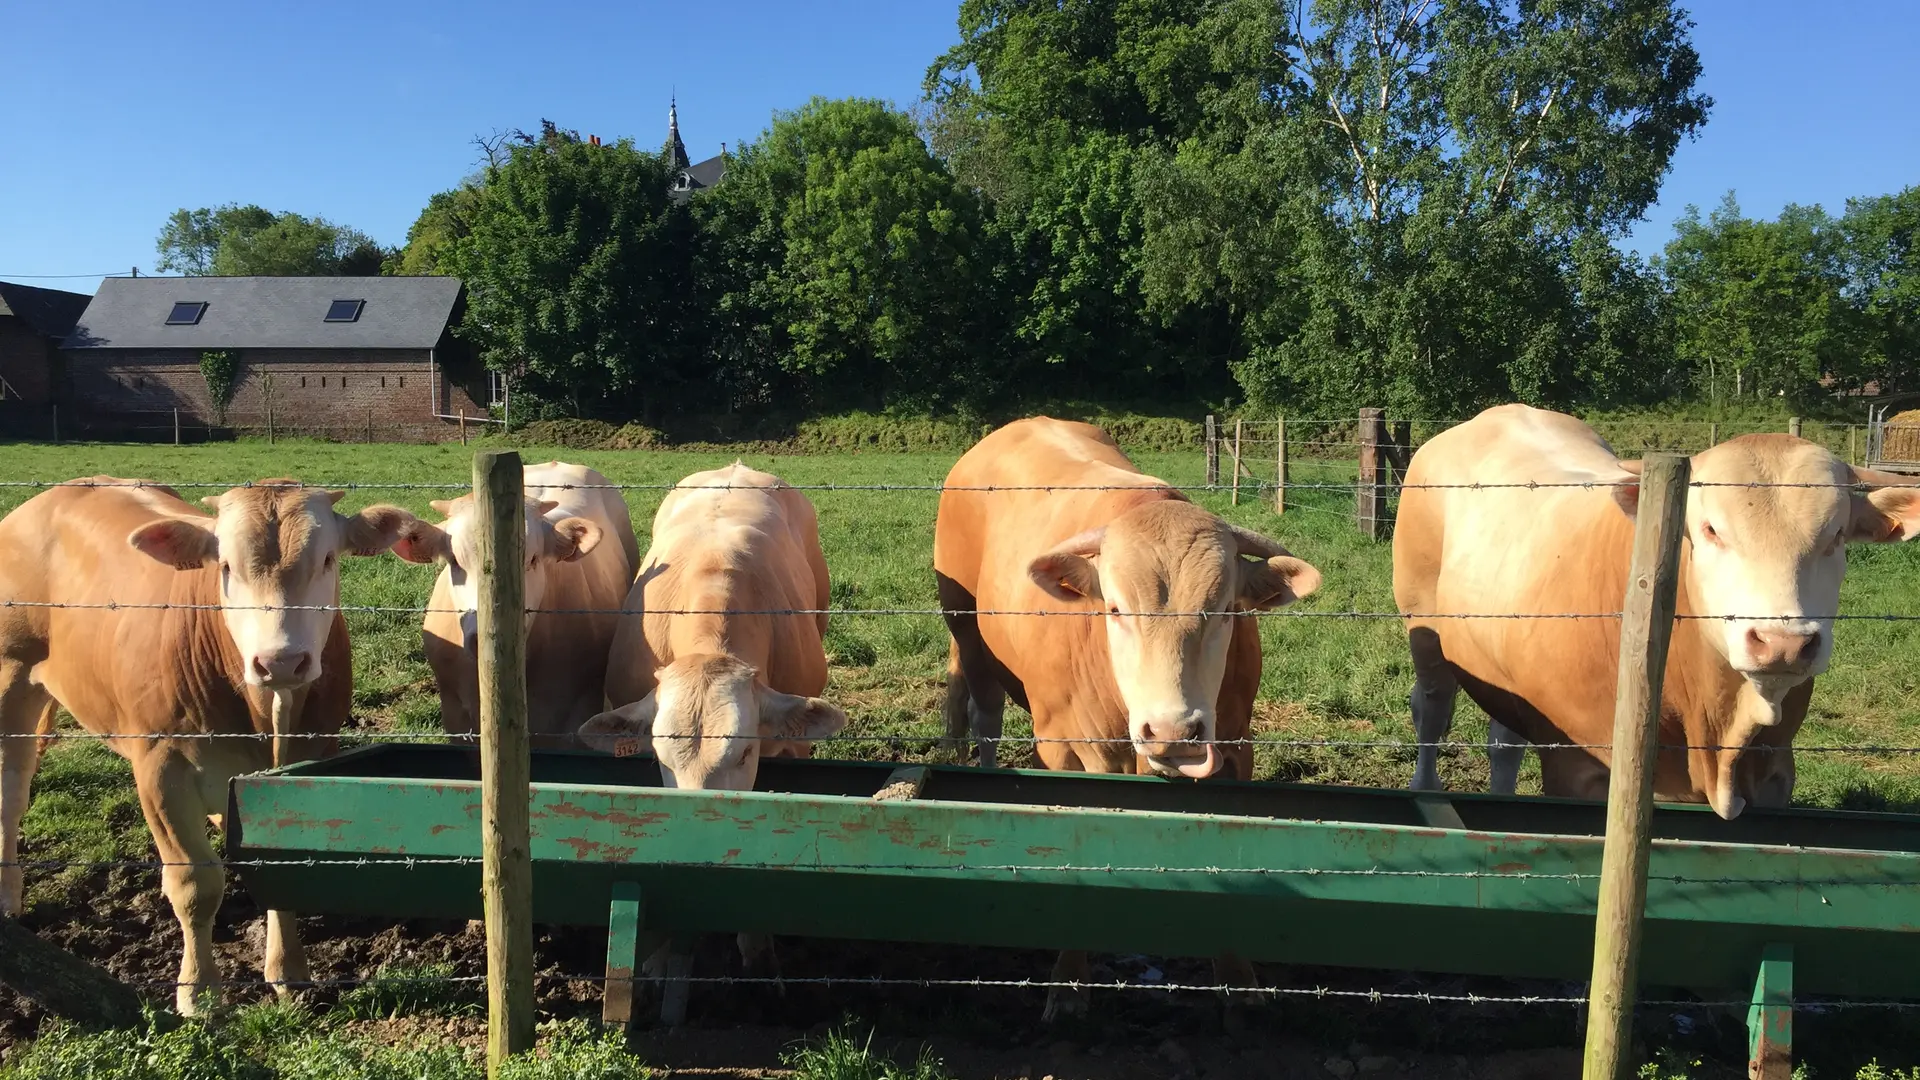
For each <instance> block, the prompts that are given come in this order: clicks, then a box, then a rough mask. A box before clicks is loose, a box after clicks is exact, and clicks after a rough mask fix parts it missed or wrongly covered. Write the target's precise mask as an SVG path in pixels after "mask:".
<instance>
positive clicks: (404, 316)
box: [64, 277, 460, 349]
mask: <svg viewBox="0 0 1920 1080" xmlns="http://www.w3.org/2000/svg"><path fill="white" fill-rule="evenodd" d="M459 297H460V279H458V278H451V277H325V278H298V277H143V278H108V279H106V280H105V281H103V282H101V283H100V292H99V295H97V296H95V297H94V298H93V302H92V303H91V304H88V305H87V310H86V313H85V314H84V315H82V316H81V317H80V320H79V323H78V325H76V326H75V327H74V329H73V333H72V334H71V335H70V336H69V337H68V338H67V340H66V343H65V346H64V347H65V348H68V349H431V348H433V347H434V346H435V345H437V344H439V342H440V337H441V335H442V334H443V333H444V332H445V331H446V328H447V323H448V320H450V319H451V318H452V317H453V311H454V305H455V304H456V303H457V302H458V300H459ZM335 300H364V301H366V305H365V306H364V307H363V308H362V309H361V312H360V318H359V320H358V321H356V322H350V323H345V322H343V323H330V322H327V321H325V320H326V314H327V308H328V306H329V305H331V304H332V303H333V301H335ZM189 301H203V302H205V303H206V305H207V309H206V312H205V314H203V315H202V316H201V317H200V321H199V322H198V323H197V324H195V325H193V326H168V325H167V314H168V312H170V311H171V310H172V309H173V305H174V304H176V303H180V302H189Z"/></svg>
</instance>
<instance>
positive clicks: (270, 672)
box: [253, 651, 313, 686]
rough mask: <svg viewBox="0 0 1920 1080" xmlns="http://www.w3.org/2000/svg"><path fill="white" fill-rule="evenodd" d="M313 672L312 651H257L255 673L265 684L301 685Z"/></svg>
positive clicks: (254, 661) (254, 665)
mask: <svg viewBox="0 0 1920 1080" xmlns="http://www.w3.org/2000/svg"><path fill="white" fill-rule="evenodd" d="M312 673H313V654H312V653H310V652H305V651H301V652H280V653H255V654H254V657H253V674H254V677H255V678H257V679H259V680H260V683H261V685H263V686H285V685H289V684H292V685H299V684H301V683H305V682H307V681H308V680H309V679H310V678H311V676H312Z"/></svg>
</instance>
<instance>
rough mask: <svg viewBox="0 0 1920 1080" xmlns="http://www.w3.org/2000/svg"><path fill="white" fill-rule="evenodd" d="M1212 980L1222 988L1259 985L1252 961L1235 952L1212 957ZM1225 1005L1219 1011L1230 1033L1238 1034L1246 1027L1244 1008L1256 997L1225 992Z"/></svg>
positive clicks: (1254, 1000)
mask: <svg viewBox="0 0 1920 1080" xmlns="http://www.w3.org/2000/svg"><path fill="white" fill-rule="evenodd" d="M1213 982H1214V985H1215V986H1219V987H1221V988H1223V989H1229V990H1231V989H1241V990H1253V989H1258V988H1259V986H1260V975H1259V973H1258V972H1256V971H1254V970H1253V963H1252V962H1251V961H1249V960H1248V959H1247V958H1246V957H1244V956H1240V955H1239V954H1237V953H1221V954H1220V955H1219V956H1216V957H1214V958H1213ZM1224 997H1225V998H1226V1003H1225V1004H1226V1007H1225V1009H1224V1010H1223V1011H1222V1013H1221V1019H1222V1021H1223V1022H1224V1023H1225V1025H1226V1028H1227V1031H1228V1032H1229V1033H1230V1034H1238V1033H1240V1032H1241V1031H1244V1030H1245V1029H1246V1020H1245V1014H1246V1008H1247V1006H1248V1005H1249V1004H1251V1003H1256V1002H1258V1000H1259V999H1258V998H1256V997H1254V996H1252V995H1248V994H1226V995H1224Z"/></svg>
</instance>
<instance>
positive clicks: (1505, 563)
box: [1393, 405, 1920, 820]
mask: <svg viewBox="0 0 1920 1080" xmlns="http://www.w3.org/2000/svg"><path fill="white" fill-rule="evenodd" d="M1640 465H1641V463H1640V462H1638V461H1622V460H1620V458H1619V456H1618V455H1616V454H1615V453H1614V451H1613V449H1612V448H1611V447H1609V446H1608V445H1607V444H1606V442H1604V441H1603V440H1602V439H1601V438H1600V436H1599V435H1598V434H1597V433H1595V432H1594V430H1593V429H1592V428H1591V427H1588V426H1587V425H1586V424H1584V423H1582V422H1581V421H1579V420H1577V419H1575V418H1573V417H1571V416H1566V415H1564V414H1561V413H1556V412H1548V411H1546V410H1542V409H1535V408H1531V407H1529V406H1526V405H1502V406H1499V407H1497V408H1493V409H1488V410H1487V411H1485V412H1483V413H1481V414H1480V415H1478V416H1476V417H1474V418H1473V419H1472V420H1469V421H1467V422H1466V423H1464V424H1461V425H1459V426H1457V427H1454V428H1451V429H1449V430H1447V431H1443V432H1441V433H1440V434H1439V435H1436V436H1434V437H1433V438H1432V439H1431V440H1429V441H1428V442H1427V443H1426V444H1425V445H1423V446H1422V447H1421V448H1420V449H1419V451H1418V452H1416V453H1415V454H1414V455H1413V460H1412V461H1411V462H1410V464H1409V467H1408V471H1407V475H1406V478H1405V485H1406V487H1405V490H1404V491H1403V493H1402V495H1401V496H1400V509H1399V515H1398V522H1397V524H1396V527H1395V532H1394V538H1393V589H1394V596H1395V599H1396V601H1397V603H1398V605H1399V610H1400V612H1401V614H1402V616H1403V617H1404V620H1405V623H1406V626H1407V631H1408V638H1409V645H1410V648H1411V651H1412V654H1413V669H1414V687H1413V693H1412V695H1411V704H1412V711H1413V723H1414V728H1415V731H1416V732H1417V733H1418V736H1419V739H1420V742H1421V743H1422V745H1421V746H1420V748H1419V752H1418V758H1417V763H1416V766H1415V770H1414V777H1413V785H1412V786H1413V787H1414V788H1415V789H1429V790H1432V789H1439V788H1440V787H1441V781H1440V776H1439V770H1438V760H1437V759H1438V754H1437V747H1435V746H1434V745H1433V744H1435V743H1437V742H1439V741H1440V740H1442V739H1444V738H1445V737H1446V735H1447V732H1448V731H1449V729H1450V728H1451V726H1452V723H1453V709H1454V699H1455V696H1456V694H1457V692H1458V691H1459V690H1462V689H1464V690H1465V691H1466V692H1467V696H1468V697H1470V698H1471V699H1472V700H1473V701H1474V702H1475V703H1476V704H1478V705H1479V706H1480V707H1481V708H1482V709H1484V710H1486V713H1487V715H1488V716H1489V717H1490V718H1491V719H1492V721H1493V724H1494V729H1493V735H1492V739H1491V741H1490V743H1489V748H1488V755H1489V759H1490V762H1491V765H1492V785H1491V786H1492V789H1493V790H1494V791H1496V792H1501V793H1505V794H1511V793H1512V792H1513V791H1514V787H1515V783H1516V781H1517V779H1518V775H1519V770H1520V764H1521V758H1522V757H1523V755H1524V754H1525V751H1526V745H1527V744H1528V743H1532V744H1534V746H1535V747H1536V748H1537V749H1538V750H1539V754H1540V771H1541V787H1542V789H1543V790H1544V792H1545V793H1546V794H1548V795H1559V796H1570V797H1576V798H1592V799H1603V798H1605V797H1606V791H1607V776H1608V773H1607V762H1608V759H1609V755H1608V752H1607V750H1606V749H1605V748H1604V747H1605V744H1608V743H1610V742H1611V741H1612V737H1613V698H1614V687H1615V679H1616V668H1617V667H1618V662H1619V633H1620V629H1619V622H1618V620H1617V619H1596V618H1557V617H1554V616H1563V615H1564V616H1578V615H1592V614H1595V613H1609V612H1616V611H1619V610H1620V606H1621V602H1622V597H1624V596H1625V595H1626V589H1627V573H1628V563H1629V557H1630V553H1631V549H1632V545H1633V527H1634V515H1635V513H1636V512H1637V510H1638V508H1639V492H1640V488H1639V483H1638V478H1639V474H1640ZM1691 469H1692V480H1693V483H1694V485H1696V486H1692V487H1690V488H1689V490H1688V493H1687V510H1686V533H1685V537H1684V538H1683V539H1682V541H1681V545H1680V578H1679V588H1678V600H1677V611H1678V613H1679V615H1681V616H1683V617H1682V618H1681V619H1679V620H1677V621H1676V622H1675V624H1674V627H1673V638H1672V643H1671V644H1670V646H1669V647H1668V651H1667V669H1666V680H1665V683H1664V684H1663V688H1662V693H1661V705H1660V739H1659V741H1660V744H1661V749H1660V751H1659V757H1658V763H1657V766H1656V770H1655V775H1654V791H1655V793H1656V795H1658V796H1659V797H1660V798H1662V799H1665V800H1671V801H1680V802H1706V803H1709V804H1711V805H1712V807H1713V809H1714V812H1715V813H1716V814H1718V815H1719V816H1720V817H1721V818H1723V819H1728V820H1731V819H1732V818H1734V817H1736V816H1738V815H1739V814H1740V812H1741V811H1742V810H1743V809H1744V808H1746V807H1747V806H1749V805H1754V806H1763V807H1776V806H1785V805H1786V804H1787V802H1788V800H1789V799H1790V797H1791V796H1792V794H1793V781H1794V766H1793V754H1792V749H1791V747H1792V742H1793V737H1794V734H1795V732H1797V731H1798V730H1799V728H1800V722H1801V720H1802V719H1803V718H1804V717H1805V716H1806V712H1807V703H1808V701H1809V699H1810V698H1811V696H1812V693H1813V680H1814V677H1815V676H1817V675H1819V674H1820V673H1821V672H1823V671H1825V670H1826V668H1827V664H1828V662H1829V661H1830V660H1831V658H1832V655H1833V615H1834V614H1835V612H1836V609H1837V608H1838V606H1839V602H1840V581H1841V577H1842V575H1843V574H1844V573H1845V571H1846V565H1847V560H1846V545H1847V544H1848V543H1851V542H1856V541H1869V542H1879V541H1892V540H1907V539H1910V538H1912V537H1913V535H1914V534H1915V532H1916V531H1920V494H1916V493H1915V492H1914V491H1913V490H1911V489H1902V488H1887V487H1881V486H1879V485H1882V484H1886V483H1899V482H1901V481H1900V478H1898V477H1890V476H1886V475H1884V474H1875V473H1867V472H1864V471H1862V470H1859V469H1853V468H1850V467H1848V466H1847V465H1846V464H1845V463H1843V462H1841V461H1839V460H1837V459H1836V458H1835V457H1834V456H1833V455H1832V454H1830V453H1828V452H1827V451H1826V450H1825V449H1823V448H1822V447H1819V446H1816V445H1814V444H1813V443H1810V442H1807V441H1804V440H1802V439H1799V438H1795V437H1792V436H1788V435H1771V434H1765V435H1743V436H1740V437H1739V438H1735V439H1730V440H1728V441H1727V442H1724V443H1721V444H1720V445H1718V446H1715V447H1713V448H1712V449H1709V450H1704V451H1702V452H1700V453H1698V454H1695V455H1694V456H1693V458H1692V462H1691ZM1532 484H1540V485H1545V486H1542V487H1537V488H1535V487H1529V486H1527V485H1532ZM1472 485H1492V486H1488V487H1479V488H1475V487H1474V486H1472ZM1771 485H1787V486H1771ZM1460 615H1467V616H1472V617H1469V618H1458V617H1453V618H1449V617H1448V616H1460ZM1508 615H1520V616H1533V617H1529V618H1525V619H1507V618H1501V617H1500V616H1508ZM1538 616H1544V617H1538Z"/></svg>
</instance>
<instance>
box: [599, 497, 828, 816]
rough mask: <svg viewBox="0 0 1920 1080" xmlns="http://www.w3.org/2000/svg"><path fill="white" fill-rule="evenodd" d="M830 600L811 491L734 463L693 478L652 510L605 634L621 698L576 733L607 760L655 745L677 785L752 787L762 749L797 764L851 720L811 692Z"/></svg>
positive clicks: (822, 674)
mask: <svg viewBox="0 0 1920 1080" xmlns="http://www.w3.org/2000/svg"><path fill="white" fill-rule="evenodd" d="M827 604H828V595H827V560H826V556H824V555H822V554H821V552H820V529H819V524H818V522H817V520H816V518H815V517H814V512H813V504H812V503H810V502H808V501H807V498H806V496H804V495H802V494H800V493H799V492H798V491H795V490H794V489H793V488H791V487H789V486H788V485H787V483H786V482H785V481H783V480H781V479H780V478H779V477H777V476H774V475H772V474H770V473H763V472H759V471H757V470H754V469H750V468H748V467H746V466H745V465H742V464H740V463H738V462H735V463H734V464H732V465H729V466H727V467H726V468H724V469H714V470H711V471H708V472H699V473H694V474H693V475H692V476H689V477H687V478H686V479H684V480H682V481H680V483H679V484H678V485H676V486H675V488H674V490H673V491H671V492H669V493H668V494H667V497H666V498H665V499H664V500H662V501H661V503H660V511H659V513H657V514H655V515H654V519H653V543H652V545H651V546H650V547H649V548H648V549H647V557H646V559H645V560H644V561H643V562H642V563H641V571H640V577H639V580H637V581H635V582H634V583H633V590H632V592H630V593H629V594H628V595H627V604H626V607H627V614H624V615H622V616H621V617H620V628H619V631H618V632H617V633H616V634H615V636H614V642H613V650H612V653H611V659H610V661H609V666H610V671H609V672H608V675H607V700H608V701H609V702H616V701H617V702H622V703H624V704H623V705H622V706H621V707H620V708H618V709H615V710H614V711H612V712H608V713H604V714H602V715H599V716H596V717H594V718H593V719H592V720H590V721H588V722H587V723H586V724H585V725H584V726H582V727H581V729H580V738H581V739H582V740H583V741H585V742H586V743H587V745H589V746H593V747H597V748H599V749H602V750H607V751H610V752H618V751H622V750H632V749H633V746H634V740H647V739H651V740H652V741H651V748H652V749H653V751H654V755H655V756H656V757H657V758H658V759H659V761H660V774H661V778H662V779H663V780H664V781H665V782H666V783H667V784H669V785H670V786H673V787H681V788H695V789H714V790H722V791H749V790H752V788H753V782H754V778H755V777H756V776H757V775H758V772H759V763H760V757H761V755H763V754H770V755H783V754H784V755H791V756H799V757H804V756H806V755H807V754H808V753H809V752H810V747H811V743H812V741H813V740H814V739H823V738H826V737H828V736H831V735H834V734H836V733H838V732H839V731H840V729H841V728H843V727H845V726H846V723H847V716H846V714H845V713H843V712H841V711H840V710H839V709H837V708H835V707H834V706H832V705H829V704H828V703H827V702H825V701H822V700H820V698H819V697H817V696H816V695H818V694H819V693H820V692H821V691H823V690H825V689H826V687H827V655H826V649H825V647H824V646H823V645H822V644H821V640H822V637H823V635H825V633H826V630H827V616H826V607H827ZM786 611H793V612H811V613H812V614H790V615H789V614H778V613H779V612H786Z"/></svg>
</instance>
